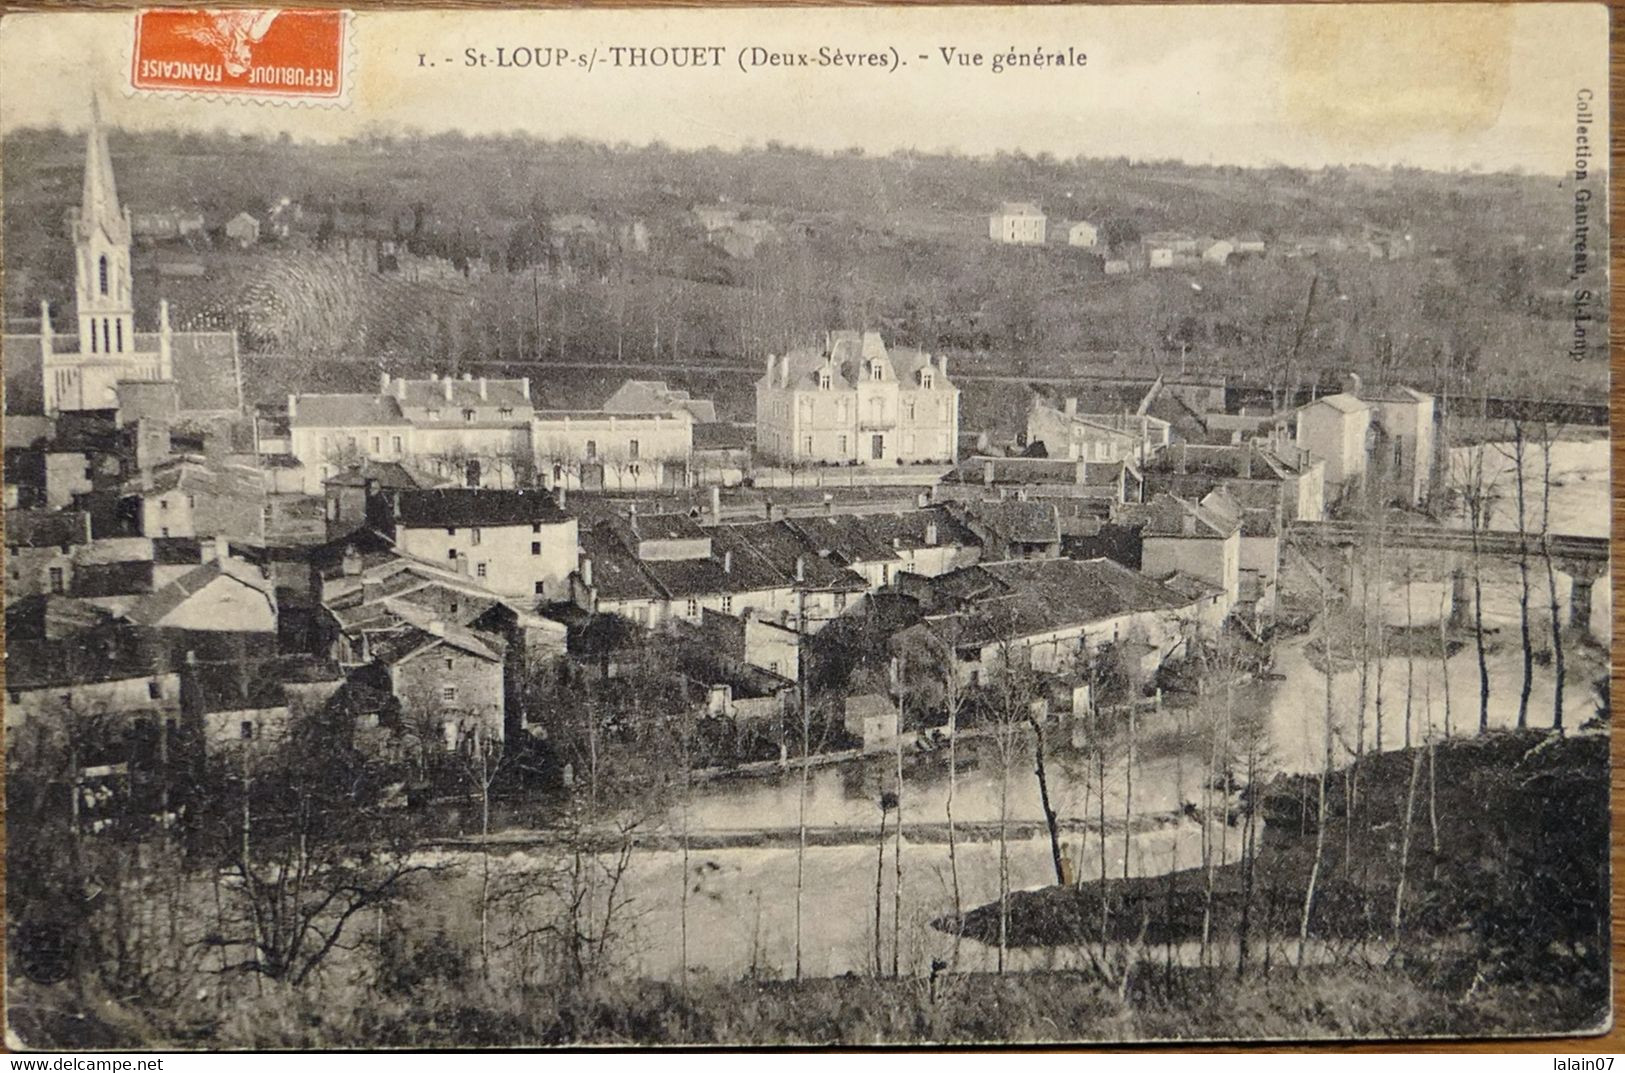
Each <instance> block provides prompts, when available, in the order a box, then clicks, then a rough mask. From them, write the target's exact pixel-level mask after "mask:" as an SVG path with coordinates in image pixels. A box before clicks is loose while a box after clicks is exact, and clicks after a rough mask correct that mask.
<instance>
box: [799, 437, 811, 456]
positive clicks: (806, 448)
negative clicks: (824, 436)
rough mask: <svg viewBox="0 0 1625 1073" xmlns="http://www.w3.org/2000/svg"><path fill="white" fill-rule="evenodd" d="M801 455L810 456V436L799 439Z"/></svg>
mask: <svg viewBox="0 0 1625 1073" xmlns="http://www.w3.org/2000/svg"><path fill="white" fill-rule="evenodd" d="M801 453H802V454H808V455H810V454H812V437H811V436H803V437H801Z"/></svg>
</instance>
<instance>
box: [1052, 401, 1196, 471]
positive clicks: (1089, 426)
mask: <svg viewBox="0 0 1625 1073" xmlns="http://www.w3.org/2000/svg"><path fill="white" fill-rule="evenodd" d="M1170 428H1171V426H1170V425H1169V423H1168V422H1167V421H1166V420H1164V419H1162V418H1160V417H1153V416H1151V415H1150V414H1148V413H1093V414H1091V413H1079V412H1078V400H1077V399H1076V398H1070V397H1069V398H1068V399H1067V400H1066V401H1065V403H1064V404H1063V408H1062V409H1060V410H1057V409H1056V408H1055V407H1053V406H1051V405H1050V404H1049V403H1048V402H1046V401H1045V400H1043V399H1042V398H1039V397H1036V396H1035V397H1034V398H1033V401H1032V405H1031V406H1030V407H1029V409H1028V411H1027V443H1028V445H1029V446H1031V445H1033V444H1040V443H1041V444H1043V445H1044V450H1045V454H1046V456H1047V457H1049V458H1071V459H1083V460H1085V461H1090V462H1118V461H1122V460H1124V459H1133V460H1136V461H1143V460H1144V459H1146V458H1147V457H1149V456H1151V455H1154V454H1156V453H1157V452H1158V451H1160V450H1162V449H1163V448H1164V447H1166V446H1167V445H1168V443H1169V440H1170V435H1171V433H1170Z"/></svg>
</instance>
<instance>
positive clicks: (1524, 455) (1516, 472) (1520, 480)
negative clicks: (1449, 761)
mask: <svg viewBox="0 0 1625 1073" xmlns="http://www.w3.org/2000/svg"><path fill="white" fill-rule="evenodd" d="M1495 449H1496V451H1498V452H1500V454H1501V456H1502V457H1503V458H1505V459H1507V460H1508V461H1510V462H1511V463H1512V481H1513V491H1514V494H1515V496H1516V503H1517V510H1518V635H1519V638H1520V640H1521V642H1522V645H1523V679H1522V684H1521V685H1520V686H1519V689H1518V728H1519V729H1520V730H1521V729H1523V728H1524V727H1526V726H1528V725H1529V694H1530V693H1531V691H1532V690H1533V689H1534V678H1535V651H1534V646H1533V641H1532V640H1531V637H1530V623H1529V503H1528V491H1527V485H1528V475H1527V473H1526V472H1525V464H1526V462H1527V461H1528V449H1529V429H1528V426H1527V425H1526V423H1525V422H1524V420H1523V419H1522V418H1513V420H1512V444H1511V446H1510V447H1503V446H1501V445H1500V444H1496V445H1495Z"/></svg>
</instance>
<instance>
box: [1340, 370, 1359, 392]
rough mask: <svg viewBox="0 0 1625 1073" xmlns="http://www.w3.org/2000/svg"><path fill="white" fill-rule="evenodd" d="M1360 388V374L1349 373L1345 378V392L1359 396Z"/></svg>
mask: <svg viewBox="0 0 1625 1073" xmlns="http://www.w3.org/2000/svg"><path fill="white" fill-rule="evenodd" d="M1360 386H1361V385H1360V374H1359V373H1349V374H1348V375H1347V376H1346V377H1344V378H1343V390H1344V391H1346V392H1348V393H1349V394H1350V395H1358V394H1359V393H1360Z"/></svg>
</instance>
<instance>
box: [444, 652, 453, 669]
mask: <svg viewBox="0 0 1625 1073" xmlns="http://www.w3.org/2000/svg"><path fill="white" fill-rule="evenodd" d="M452 663H453V660H452V659H451V657H449V656H448V657H447V658H446V670H448V671H449V670H451V668H452Z"/></svg>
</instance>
